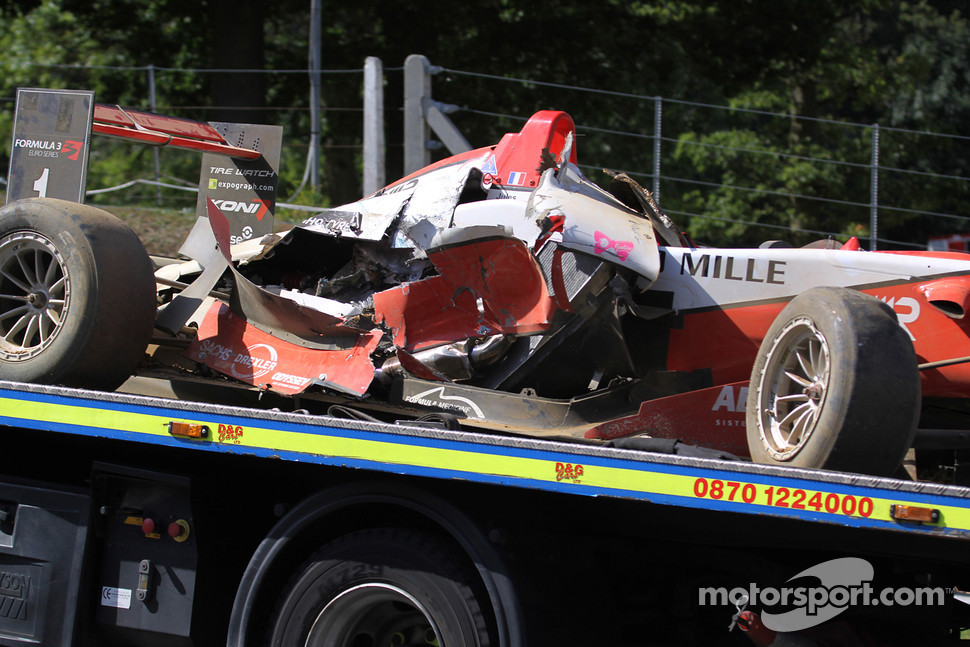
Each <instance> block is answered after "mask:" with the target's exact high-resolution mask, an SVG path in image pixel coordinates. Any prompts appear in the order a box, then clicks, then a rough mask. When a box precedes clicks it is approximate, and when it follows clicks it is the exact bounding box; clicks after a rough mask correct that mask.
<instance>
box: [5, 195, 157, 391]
mask: <svg viewBox="0 0 970 647" xmlns="http://www.w3.org/2000/svg"><path fill="white" fill-rule="evenodd" d="M155 307H156V301H155V279H154V275H153V269H152V263H151V260H150V259H149V257H148V254H147V252H146V251H145V248H144V246H143V245H142V244H141V241H140V240H138V237H137V236H136V235H135V233H134V232H132V231H131V229H129V228H128V227H127V226H126V225H125V224H124V223H122V222H121V221H120V220H118V219H117V218H116V217H114V216H112V215H111V214H109V213H106V212H104V211H102V210H100V209H97V208H94V207H91V206H87V205H82V204H78V203H75V202H68V201H65V200H55V199H52V198H30V199H27V200H19V201H16V202H12V203H10V204H8V205H6V206H4V207H3V208H2V209H0V379H4V380H12V381H17V382H33V383H41V384H62V385H65V386H74V387H84V388H91V389H102V390H112V389H115V388H117V387H118V386H119V385H120V384H121V383H122V382H124V381H125V379H127V378H128V377H129V376H130V375H131V373H132V372H133V371H134V370H135V368H136V367H137V366H138V363H139V362H140V361H141V359H142V357H143V356H144V353H145V349H146V348H147V346H148V343H149V341H150V339H151V335H152V330H153V327H154V321H155Z"/></svg>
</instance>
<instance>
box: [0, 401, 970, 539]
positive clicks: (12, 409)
mask: <svg viewBox="0 0 970 647" xmlns="http://www.w3.org/2000/svg"><path fill="white" fill-rule="evenodd" d="M0 425H7V426H11V427H22V428H27V429H35V430H43V431H50V432H58V433H68V434H76V435H82V436H92V437H101V438H114V439H118V440H121V441H129V442H139V443H150V444H154V445H161V446H170V447H191V448H192V449H194V450H198V451H211V452H219V453H233V454H248V455H254V456H262V457H274V458H278V459H282V460H293V461H299V462H301V463H317V464H320V465H327V466H333V467H349V468H357V469H366V470H374V471H378V472H389V473H395V474H406V475H414V476H422V477H432V478H441V479H462V480H465V481H470V482H478V483H489V484H496V485H503V486H509V487H521V488H531V489H539V490H548V491H553V492H561V493H566V494H573V495H585V496H605V497H617V498H624V499H636V500H643V501H649V502H652V503H656V504H662V505H672V506H680V507H687V508H699V509H709V510H722V511H730V512H739V513H748V514H768V515H775V516H779V517H787V518H794V519H802V520H806V521H815V522H823V523H832V524H839V525H844V526H855V527H868V528H881V529H888V530H895V531H901V532H916V533H930V534H936V535H945V536H951V537H954V538H958V537H965V538H970V489H968V488H964V487H955V486H948V485H940V484H933V483H912V482H907V481H900V480H895V479H885V478H877V477H869V476H862V475H856V474H844V473H837V472H823V471H814V470H800V469H793V468H779V467H774V466H764V465H754V464H751V463H747V462H742V461H718V460H711V459H701V458H691V457H684V456H676V455H674V456H671V455H664V454H654V453H649V452H642V451H634V450H628V449H616V448H612V447H601V446H592V445H585V444H574V443H568V442H559V441H552V440H538V439H531V438H519V437H508V436H498V435H489V434H482V433H470V432H464V431H448V430H441V429H429V428H422V427H409V426H399V425H393V424H380V423H371V422H363V421H356V420H342V419H334V418H329V417H321V416H308V415H303V414H299V413H284V412H278V411H263V410H256V409H248V408H239V407H227V406H221V405H212V404H205V403H192V402H183V401H173V400H165V399H160V398H151V397H145V396H133V395H122V394H105V393H94V392H90V391H82V390H77V389H65V388H60V387H47V386H37V385H23V384H16V383H10V382H0ZM192 434H195V435H196V437H193V436H192ZM904 510H910V511H912V510H916V511H921V512H926V513H927V514H924V515H922V518H923V519H924V520H923V521H913V520H905V519H900V516H904V515H901V514H900V511H904ZM930 513H931V514H930ZM919 517H920V515H918V514H917V515H916V516H915V517H913V518H919Z"/></svg>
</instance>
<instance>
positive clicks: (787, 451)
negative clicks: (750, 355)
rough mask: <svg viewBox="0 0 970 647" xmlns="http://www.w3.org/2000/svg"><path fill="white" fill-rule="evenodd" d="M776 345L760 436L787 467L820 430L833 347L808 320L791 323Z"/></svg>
mask: <svg viewBox="0 0 970 647" xmlns="http://www.w3.org/2000/svg"><path fill="white" fill-rule="evenodd" d="M775 339H776V341H775V344H774V346H773V347H772V348H771V350H770V351H769V353H768V357H767V359H766V362H765V370H764V373H763V374H762V378H761V380H762V384H761V394H762V395H761V398H760V400H759V405H760V409H761V410H760V412H759V420H760V422H761V424H760V429H759V433H760V435H761V442H762V443H763V444H764V446H765V449H766V450H767V451H768V453H769V454H771V456H772V457H773V458H775V459H776V460H780V461H787V460H791V459H793V458H794V457H795V456H796V455H797V454H798V452H799V451H801V449H802V448H803V447H805V445H806V444H807V443H808V440H809V438H811V436H812V433H813V432H814V431H815V428H816V426H817V425H818V420H819V416H820V415H821V413H822V409H823V406H824V404H825V397H826V395H827V393H828V384H829V374H830V362H829V345H828V342H827V341H826V340H825V337H824V336H823V335H822V333H821V332H819V331H818V329H817V328H816V327H815V324H814V322H813V321H812V320H811V319H808V318H807V317H798V318H796V319H793V320H792V321H790V322H789V323H788V324H787V325H786V326H785V327H784V328H783V329H782V330H781V332H780V334H779V335H778V336H777V337H776V338H775Z"/></svg>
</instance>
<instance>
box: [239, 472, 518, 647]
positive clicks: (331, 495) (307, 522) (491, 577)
mask: <svg viewBox="0 0 970 647" xmlns="http://www.w3.org/2000/svg"><path fill="white" fill-rule="evenodd" d="M387 526H401V527H412V528H420V529H423V530H426V531H431V532H434V533H435V534H437V535H439V536H440V537H442V538H444V539H446V540H448V541H450V542H452V543H453V544H454V545H455V546H456V547H457V548H458V549H459V550H460V551H461V553H462V555H463V556H464V557H465V558H466V559H467V560H468V562H469V564H471V565H472V566H473V567H474V569H475V571H476V572H477V574H478V577H479V580H480V584H481V587H482V591H483V592H484V594H485V596H487V601H486V602H487V604H488V609H489V611H490V613H491V617H492V620H493V621H494V626H495V630H496V636H497V638H498V641H499V642H498V644H499V645H503V646H514V645H520V644H522V643H523V642H524V640H523V638H522V628H521V626H522V614H521V605H520V601H519V598H518V593H517V591H516V588H515V586H514V584H513V582H512V579H511V577H510V576H509V575H508V572H509V571H508V568H507V566H506V564H505V559H504V557H503V556H502V554H501V553H500V551H499V550H497V549H496V547H495V546H494V544H493V543H492V542H490V541H489V539H488V533H487V530H486V529H484V528H483V527H482V526H481V525H480V524H479V523H478V522H476V521H475V520H474V519H473V518H472V517H470V516H469V515H468V514H466V513H465V512H464V511H463V510H462V509H461V508H459V507H457V506H456V505H454V504H453V503H451V502H449V501H447V500H445V499H444V498H442V497H440V496H437V495H435V494H433V493H431V492H428V491H427V490H425V489H422V488H420V487H417V486H414V485H410V484H401V483H397V482H394V483H391V482H381V481H369V482H365V483H352V484H343V485H337V486H333V487H329V488H327V489H324V490H321V491H319V492H316V493H315V494H312V495H310V496H308V497H306V498H305V499H303V500H302V501H300V503H298V504H297V505H296V506H294V507H293V508H291V509H290V510H288V511H286V512H285V514H284V515H283V516H282V517H281V518H280V520H279V521H278V522H277V523H276V525H275V526H274V527H273V528H272V529H271V530H270V532H269V533H268V534H267V535H266V536H265V537H264V538H263V540H262V541H261V542H260V544H259V546H258V547H257V549H256V551H255V552H254V553H253V555H252V557H251V558H250V561H249V564H248V565H247V567H246V569H245V571H244V572H243V575H242V578H241V581H240V583H239V587H238V589H237V591H236V596H235V600H234V602H233V607H232V613H231V616H230V621H229V630H228V635H227V641H226V644H227V645H229V646H231V647H250V646H253V647H254V646H256V645H260V644H262V643H261V641H262V638H263V633H264V632H265V630H266V620H267V618H268V616H269V615H270V612H271V611H272V609H273V605H274V603H275V598H274V597H273V593H274V592H276V591H277V589H278V588H279V587H280V586H281V585H282V584H283V583H285V581H286V580H287V579H288V578H289V577H290V576H291V575H292V573H293V570H294V569H295V568H296V567H297V566H299V564H300V563H301V562H302V561H303V559H305V558H306V556H307V555H309V554H310V553H312V552H313V550H314V549H316V548H318V547H319V546H321V545H322V544H324V543H326V542H327V541H329V540H331V539H334V538H336V537H338V536H341V535H344V534H347V533H349V532H353V531H355V530H361V529H365V528H376V527H387Z"/></svg>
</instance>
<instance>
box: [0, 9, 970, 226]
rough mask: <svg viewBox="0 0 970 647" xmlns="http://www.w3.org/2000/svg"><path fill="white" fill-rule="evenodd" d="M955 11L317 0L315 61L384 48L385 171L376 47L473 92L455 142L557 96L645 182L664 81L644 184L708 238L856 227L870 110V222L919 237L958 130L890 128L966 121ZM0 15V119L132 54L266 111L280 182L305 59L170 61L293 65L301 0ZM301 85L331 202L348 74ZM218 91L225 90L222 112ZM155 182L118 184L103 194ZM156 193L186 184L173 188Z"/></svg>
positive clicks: (107, 159) (166, 158)
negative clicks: (874, 169)
mask: <svg viewBox="0 0 970 647" xmlns="http://www.w3.org/2000/svg"><path fill="white" fill-rule="evenodd" d="M964 11H965V10H964V5H963V3H960V2H957V1H956V0H839V1H836V0H791V1H789V2H764V1H759V0H750V1H744V2H738V1H737V0H672V1H670V2H664V3H656V2H647V1H646V0H633V1H623V0H604V1H603V2H598V3H590V2H581V1H580V0H562V1H560V2H558V3H556V4H555V5H553V6H550V5H548V4H542V3H536V2H527V1H526V0H483V1H482V2H479V3H457V4H456V3H453V2H450V1H447V0H416V1H415V2H408V3H386V2H377V1H376V0H360V1H359V2H356V3H325V5H324V9H323V21H324V44H323V66H324V68H325V69H328V70H348V71H349V70H360V69H361V67H362V65H363V61H364V59H365V58H366V57H367V56H377V57H379V58H381V59H382V60H383V61H384V64H385V65H386V66H387V73H386V78H387V82H386V86H385V103H386V105H385V113H386V116H387V133H386V139H387V144H388V155H387V157H388V169H387V175H388V178H389V179H393V178H395V177H398V176H399V175H400V173H401V171H402V169H401V161H400V158H401V155H400V152H401V143H402V140H403V132H402V126H401V120H400V117H399V115H400V112H399V111H400V108H401V104H402V93H403V87H402V74H401V71H400V67H399V66H400V65H402V64H403V62H404V60H405V58H406V57H407V56H408V55H409V54H414V53H420V54H424V55H426V56H427V57H428V58H429V59H430V60H431V62H432V63H433V64H435V65H439V66H442V67H443V68H445V69H446V71H445V72H443V73H441V74H438V75H436V76H435V77H434V81H433V83H434V88H435V97H436V98H437V99H439V100H442V101H446V102H449V103H456V104H461V105H464V106H467V107H469V108H471V109H473V111H467V112H463V113H462V112H460V113H458V114H456V115H454V116H453V117H452V118H453V120H454V121H455V122H456V124H457V125H458V127H459V128H460V129H461V130H462V132H463V133H464V134H465V136H466V138H467V139H468V140H469V141H470V142H472V143H473V144H474V145H486V144H490V143H494V142H496V141H498V139H499V138H500V137H501V135H502V134H503V133H504V132H509V131H515V130H518V128H519V127H520V126H521V123H522V121H521V119H523V118H525V117H527V116H528V115H529V114H531V113H532V112H534V111H536V110H539V109H545V108H554V109H561V110H566V111H567V112H569V113H570V114H571V115H572V116H573V118H574V119H575V121H576V122H577V124H578V125H579V127H580V133H584V132H585V133H588V134H586V135H582V134H581V136H580V139H579V141H578V148H579V152H580V161H581V162H583V161H584V160H585V161H586V162H588V163H594V162H595V163H596V164H598V165H600V166H604V167H610V168H613V169H617V170H625V171H628V172H631V173H633V174H638V176H639V179H640V180H641V181H642V182H643V183H644V184H645V185H646V186H649V185H650V181H649V180H650V178H649V177H648V173H649V171H650V170H651V169H652V168H653V163H654V160H653V141H652V139H651V138H650V135H651V133H652V131H653V124H654V120H655V117H656V115H655V103H654V101H653V100H652V97H655V96H662V97H665V98H666V99H667V101H665V102H664V104H663V134H662V137H663V138H664V142H663V153H662V161H663V176H664V180H663V191H662V196H661V198H662V199H661V202H662V205H663V206H664V208H665V209H667V210H668V211H670V212H671V213H672V214H674V215H675V217H676V218H677V219H678V220H680V221H681V224H682V225H683V226H685V227H686V228H688V229H689V231H690V233H691V234H692V235H693V236H695V237H696V238H697V239H699V240H702V241H704V242H706V243H710V244H734V245H736V244H757V243H758V242H760V241H761V240H764V239H768V238H787V239H789V240H790V241H791V242H793V243H795V244H800V243H804V242H809V241H810V240H812V239H814V238H817V237H818V236H819V234H817V233H815V232H819V231H822V232H836V233H838V234H841V235H843V236H849V235H868V233H869V232H868V227H869V220H868V219H869V203H870V200H871V192H872V186H871V178H870V172H871V169H870V168H869V164H870V161H871V153H872V146H871V143H872V139H871V138H872V132H873V131H872V129H871V128H866V127H864V126H865V125H869V124H876V123H878V124H880V126H881V128H880V146H879V166H880V167H881V168H880V176H879V177H880V183H879V191H878V194H877V196H876V197H877V199H878V202H879V204H880V205H899V206H900V208H896V209H894V208H891V207H888V208H887V207H883V208H882V209H881V210H880V231H879V234H880V237H883V238H887V239H890V240H900V241H917V242H918V243H919V242H922V241H923V240H925V238H926V237H927V236H929V235H931V234H937V233H946V232H948V231H956V230H965V229H967V227H966V223H965V222H964V221H963V220H962V219H961V218H944V219H941V218H939V217H933V216H931V215H927V214H961V213H962V212H963V205H965V204H966V202H967V198H968V197H970V196H967V195H966V194H967V192H968V186H970V182H967V181H966V180H964V179H963V178H966V177H970V155H968V154H967V153H966V151H965V149H967V148H968V147H967V146H966V142H965V141H961V140H959V139H956V140H955V139H952V138H934V137H932V136H930V135H923V134H918V133H916V134H914V133H912V132H910V131H927V132H936V133H948V134H958V135H959V134H965V132H966V129H967V125H966V124H967V123H968V116H970V24H968V21H967V18H966V16H965V15H964ZM0 22H2V27H3V29H0V47H2V48H3V51H4V52H5V56H4V57H3V59H0V99H2V100H3V101H5V104H4V108H5V109H4V110H2V111H0V140H3V141H8V140H9V133H10V127H11V123H10V122H11V117H12V108H13V105H12V99H13V96H14V91H15V89H16V88H17V87H19V86H35V87H74V88H88V89H93V90H95V91H96V92H97V97H98V100H99V101H104V102H112V103H120V104H122V105H127V106H133V107H140V108H147V107H148V87H149V86H148V78H149V73H148V67H149V66H154V67H155V70H154V72H155V79H156V88H157V93H158V96H157V106H158V109H159V111H160V112H166V113H169V114H176V115H180V116H186V117H191V118H196V119H207V120H208V119H211V120H220V118H221V117H222V116H225V115H227V114H232V116H233V117H235V116H237V115H243V116H244V117H245V118H246V120H250V121H254V122H263V123H278V124H281V125H283V126H284V133H285V134H284V139H285V143H284V148H283V160H282V163H281V179H280V196H281V198H283V199H286V198H289V197H291V196H292V195H293V194H294V193H296V192H297V190H298V189H300V187H301V180H302V178H303V173H304V169H305V161H306V156H307V148H308V146H307V141H308V139H309V135H310V130H311V129H310V122H309V111H308V103H309V89H308V81H307V75H306V74H305V73H302V72H294V73H277V74H272V75H270V74H241V73H239V74H207V73H203V72H200V71H193V70H202V69H206V68H212V67H214V66H226V67H236V68H240V67H243V68H266V69H275V70H292V71H297V70H303V69H305V68H306V65H307V53H308V43H309V3H306V2H305V0H279V1H278V2H276V3H273V4H272V6H267V5H265V4H264V3H262V2H261V1H260V0H239V1H238V2H231V1H230V0H207V2H205V3H197V4H194V5H186V4H185V3H183V2H180V1H179V0H84V1H82V0H39V1H34V2H27V1H23V0H22V1H19V2H16V3H12V4H7V5H5V6H4V7H2V8H0ZM254 27H255V29H254ZM75 66H87V67H86V68H84V69H81V68H79V67H75ZM92 66H93V67H92ZM132 67H134V68H138V69H134V70H131V69H120V68H132ZM447 70H456V71H461V72H462V73H451V72H448V71H447ZM467 72H478V73H482V74H485V75H489V77H488V78H485V77H480V76H473V75H470V74H467ZM494 76H498V77H504V78H508V79H515V80H519V79H527V80H531V81H538V82H539V83H521V82H518V81H509V82H502V81H497V80H496V79H495V78H493V77H494ZM548 83H553V84H557V85H556V86H555V87H550V86H549V85H545V84H548ZM571 87H575V88H597V89H603V90H613V91H616V92H619V93H623V95H624V96H619V95H617V94H590V93H588V92H583V91H581V90H579V89H570V88H571ZM323 96H324V106H323V108H324V123H323V124H322V140H323V150H324V156H325V159H324V169H325V176H324V181H323V185H322V187H321V188H320V190H319V191H318V192H317V193H315V194H312V195H311V194H310V193H309V190H308V189H307V188H306V187H303V188H302V189H300V194H299V196H298V199H299V200H301V201H303V200H305V201H307V202H312V203H314V204H319V205H326V204H339V203H342V202H347V201H350V200H353V199H355V198H357V197H359V195H360V190H361V189H360V155H361V143H362V142H361V127H360V112H359V108H360V105H361V75H360V74H359V73H348V74H336V73H334V74H326V75H324V78H323ZM701 104H703V107H702V106H701ZM708 106H726V108H725V109H721V110H717V109H713V108H710V107H708ZM239 107H244V108H246V109H247V110H245V111H241V112H238V111H237V112H231V111H232V110H233V109H235V108H239ZM752 110H753V111H758V112H748V111H752ZM474 111H478V112H474ZM480 113H490V114H502V115H508V117H507V118H495V117H493V116H489V117H487V118H486V117H483V116H482V115H481V114H480ZM847 124H849V125H847ZM860 126H863V127H860ZM614 132H624V133H639V134H641V136H640V137H629V136H619V135H616V134H614ZM94 155H95V156H94V157H93V158H92V161H93V164H92V169H91V175H90V177H89V186H94V187H99V186H110V185H114V184H119V183H121V182H124V181H128V180H131V179H132V178H135V177H142V178H145V177H152V176H153V174H154V159H153V155H152V152H151V151H150V150H149V149H139V148H138V147H132V146H130V145H126V144H123V143H114V142H106V141H104V140H103V139H99V140H97V141H96V146H95V154H94ZM160 161H161V164H162V175H163V176H165V177H175V178H182V179H183V180H184V181H188V182H190V183H193V182H194V181H195V179H196V177H197V173H198V159H197V156H193V155H191V154H188V153H180V152H178V151H174V152H173V151H162V153H161V154H160ZM897 169H900V170H897ZM590 174H591V175H593V176H594V178H595V176H596V174H595V172H592V171H591V173H590ZM645 176H647V177H646V179H644V177H645ZM946 176H951V177H946ZM155 195H156V190H155V189H154V188H152V187H141V188H140V189H139V190H138V191H137V192H135V193H128V192H126V193H125V194H124V196H125V198H124V199H125V200H126V201H127V200H135V201H144V202H146V203H147V202H152V201H154V199H155ZM831 196H839V199H838V200H833V199H832V198H831ZM115 199H116V198H114V197H103V198H98V200H115ZM165 199H166V200H169V199H172V200H181V201H182V202H185V203H191V200H192V199H191V195H190V194H182V193H180V192H177V191H175V192H173V191H169V192H167V193H165Z"/></svg>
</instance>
